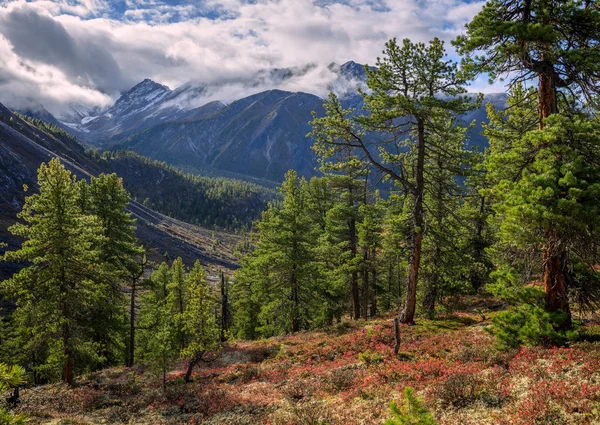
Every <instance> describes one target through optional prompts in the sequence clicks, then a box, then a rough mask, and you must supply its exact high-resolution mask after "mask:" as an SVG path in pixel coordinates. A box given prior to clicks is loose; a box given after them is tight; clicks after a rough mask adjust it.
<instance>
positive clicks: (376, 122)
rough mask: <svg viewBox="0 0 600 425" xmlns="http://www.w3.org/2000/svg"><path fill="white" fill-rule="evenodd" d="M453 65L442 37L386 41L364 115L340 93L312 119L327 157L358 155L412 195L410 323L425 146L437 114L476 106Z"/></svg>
mask: <svg viewBox="0 0 600 425" xmlns="http://www.w3.org/2000/svg"><path fill="white" fill-rule="evenodd" d="M456 68H457V67H456V64H454V63H453V62H452V61H449V60H446V59H445V50H444V47H443V42H442V41H440V40H438V39H434V40H433V41H431V43H430V44H429V45H428V46H425V45H424V44H422V43H416V44H414V43H411V42H410V40H404V41H403V43H402V45H401V46H399V45H398V44H397V43H396V40H391V41H389V42H388V43H386V49H385V50H384V57H383V58H379V59H378V60H377V68H375V69H371V68H369V67H365V69H366V71H367V76H368V81H367V84H368V86H369V89H371V93H370V94H367V93H362V96H363V99H364V102H365V107H364V108H365V109H366V111H367V114H366V115H364V116H357V115H355V111H354V110H351V109H350V110H344V109H343V108H342V106H341V104H340V102H339V100H338V99H337V97H336V96H335V95H333V94H332V95H330V97H329V100H328V101H327V102H326V103H325V105H324V107H325V111H326V113H327V116H326V117H324V118H315V119H314V120H313V121H312V126H313V131H312V133H311V134H310V135H311V136H313V137H314V138H315V141H316V146H317V150H320V151H322V152H325V153H326V154H327V155H329V156H333V155H334V154H336V153H337V154H339V153H343V152H346V153H347V155H349V156H352V155H360V157H363V158H365V161H366V162H367V163H368V164H369V165H370V166H371V167H372V168H373V169H374V170H376V171H377V172H379V173H382V174H383V175H385V176H387V177H388V178H389V179H391V180H392V181H394V183H396V184H397V185H398V186H400V187H401V188H402V190H403V191H404V192H405V193H406V194H409V195H410V197H411V202H412V221H413V223H412V236H411V242H410V247H411V254H410V262H409V272H408V280H407V284H406V299H405V303H404V308H403V310H402V312H401V314H400V321H401V322H402V323H413V322H414V315H415V311H416V302H417V282H418V277H419V268H420V262H421V261H420V260H421V247H422V242H423V231H424V229H425V227H424V224H425V223H424V214H425V205H424V198H425V192H426V185H427V181H428V176H427V172H426V167H427V165H426V156H427V151H428V150H429V149H430V148H431V146H432V142H433V140H432V138H431V137H430V136H431V134H432V132H433V131H435V127H436V124H435V122H434V121H439V120H440V119H447V116H448V115H449V114H450V113H454V114H460V113H463V112H465V111H467V110H469V109H471V108H473V107H474V104H473V103H472V102H470V101H469V100H468V99H467V98H466V97H464V96H460V95H461V93H464V92H465V90H464V88H463V85H464V80H462V79H461V78H460V76H458V73H457V69H456Z"/></svg>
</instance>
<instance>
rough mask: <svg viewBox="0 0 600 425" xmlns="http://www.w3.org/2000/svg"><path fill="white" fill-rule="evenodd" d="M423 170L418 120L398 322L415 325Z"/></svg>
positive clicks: (422, 138)
mask: <svg viewBox="0 0 600 425" xmlns="http://www.w3.org/2000/svg"><path fill="white" fill-rule="evenodd" d="M424 168H425V123H424V122H423V120H421V119H419V120H418V127H417V169H416V176H415V177H416V179H415V180H416V184H415V190H414V203H415V206H414V211H413V222H414V230H413V235H412V246H411V250H412V252H411V255H410V265H409V270H408V281H407V283H406V300H405V302H404V309H403V310H402V313H401V314H400V322H402V323H405V324H414V323H415V312H416V308H417V282H418V280H419V267H420V265H421V245H422V242H423V193H424V186H425V180H424V176H423V170H424Z"/></svg>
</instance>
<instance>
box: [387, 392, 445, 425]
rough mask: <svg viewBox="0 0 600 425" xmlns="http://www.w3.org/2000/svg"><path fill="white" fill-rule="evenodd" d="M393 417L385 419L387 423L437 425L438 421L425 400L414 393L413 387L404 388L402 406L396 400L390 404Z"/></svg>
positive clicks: (392, 424)
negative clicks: (425, 403)
mask: <svg viewBox="0 0 600 425" xmlns="http://www.w3.org/2000/svg"><path fill="white" fill-rule="evenodd" d="M390 410H391V411H392V414H393V418H391V419H388V420H387V421H385V425H436V424H437V421H436V420H435V419H434V417H433V415H432V414H431V413H430V412H429V410H427V408H426V407H425V405H424V403H423V401H422V400H421V399H420V398H419V397H417V396H416V395H415V394H414V390H413V389H412V388H411V387H406V388H405V389H404V401H403V404H402V406H398V405H397V404H396V403H395V402H392V403H391V404H390Z"/></svg>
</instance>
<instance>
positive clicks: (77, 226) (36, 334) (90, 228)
mask: <svg viewBox="0 0 600 425" xmlns="http://www.w3.org/2000/svg"><path fill="white" fill-rule="evenodd" d="M38 185H39V193H36V194H33V195H31V196H28V197H27V198H26V200H25V205H24V206H23V209H22V211H21V212H20V213H19V217H20V218H21V219H22V220H23V222H22V223H17V224H15V225H13V226H12V227H11V228H10V231H11V232H12V233H13V234H14V235H16V236H20V237H23V238H24V242H23V245H22V247H21V248H20V249H18V250H16V251H8V252H6V253H5V254H4V256H3V258H4V259H5V260H8V261H20V262H26V266H25V267H24V268H23V269H21V270H20V271H19V272H18V273H16V274H15V275H14V276H13V277H12V278H10V279H8V280H6V281H4V282H2V290H3V292H4V293H5V294H6V295H7V296H9V297H10V298H12V299H14V300H15V302H16V303H17V310H16V311H15V313H14V316H13V323H14V324H15V326H17V327H21V328H23V329H22V330H23V333H22V335H24V336H27V337H28V338H26V339H24V340H22V341H21V342H22V345H23V347H24V349H25V351H27V352H29V356H31V357H32V358H35V363H34V368H35V369H36V370H37V371H38V372H39V373H41V374H43V375H45V376H46V377H53V376H56V374H57V372H58V370H61V369H62V378H63V379H64V381H65V382H66V383H68V384H69V385H71V384H72V383H73V376H74V369H76V370H83V369H85V367H86V365H85V364H75V358H84V359H85V358H86V357H89V356H94V355H95V352H96V351H97V350H96V348H97V347H95V346H94V344H93V343H92V341H91V340H90V335H89V331H90V329H89V322H88V317H89V315H90V314H91V313H92V312H93V310H94V308H95V306H96V305H98V304H100V303H102V302H104V300H105V299H106V298H107V296H108V294H109V293H110V287H109V284H108V280H107V276H106V273H105V270H104V269H103V267H102V262H101V259H100V254H101V252H100V250H99V248H98V247H100V246H101V245H102V244H103V243H104V242H105V240H106V239H105V237H104V236H103V234H102V226H101V223H100V222H99V220H98V219H97V218H96V217H94V216H91V215H86V214H82V213H81V209H80V208H79V207H78V205H77V192H78V189H77V183H76V179H75V176H73V175H71V173H70V172H69V171H68V170H66V169H65V168H64V167H63V166H62V164H61V163H60V161H59V160H58V159H52V160H51V161H50V162H49V163H48V164H42V165H41V166H40V168H39V170H38ZM57 369H58V370H57Z"/></svg>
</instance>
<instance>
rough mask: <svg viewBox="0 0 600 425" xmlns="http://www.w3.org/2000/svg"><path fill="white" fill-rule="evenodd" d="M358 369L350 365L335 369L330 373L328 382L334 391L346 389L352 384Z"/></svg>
mask: <svg viewBox="0 0 600 425" xmlns="http://www.w3.org/2000/svg"><path fill="white" fill-rule="evenodd" d="M355 376H356V371H355V370H353V369H352V368H348V367H340V368H337V369H334V370H332V371H331V373H330V374H329V379H328V384H329V386H330V387H331V389H332V390H333V391H344V390H345V389H348V388H350V387H351V386H352V384H353V383H354V379H355Z"/></svg>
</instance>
